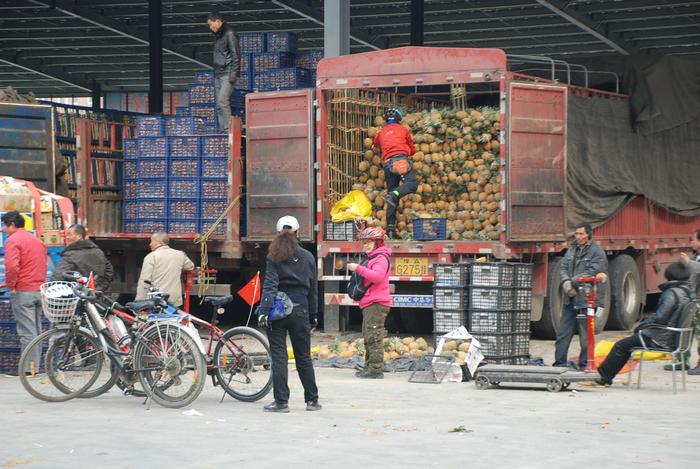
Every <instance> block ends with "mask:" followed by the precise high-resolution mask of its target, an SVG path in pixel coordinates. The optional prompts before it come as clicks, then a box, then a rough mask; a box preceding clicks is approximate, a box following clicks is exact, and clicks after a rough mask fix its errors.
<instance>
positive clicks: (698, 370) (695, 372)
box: [688, 365, 700, 376]
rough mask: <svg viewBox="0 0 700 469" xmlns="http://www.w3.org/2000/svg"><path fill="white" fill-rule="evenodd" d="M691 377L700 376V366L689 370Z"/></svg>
mask: <svg viewBox="0 0 700 469" xmlns="http://www.w3.org/2000/svg"><path fill="white" fill-rule="evenodd" d="M688 374H689V375H690V376H700V365H698V366H696V367H695V368H691V369H689V370H688Z"/></svg>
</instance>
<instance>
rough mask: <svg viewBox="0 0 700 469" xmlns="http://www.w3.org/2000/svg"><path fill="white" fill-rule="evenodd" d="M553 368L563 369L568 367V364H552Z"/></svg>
mask: <svg viewBox="0 0 700 469" xmlns="http://www.w3.org/2000/svg"><path fill="white" fill-rule="evenodd" d="M552 366H556V367H561V368H566V367H567V366H568V365H567V364H566V363H557V362H554V363H552Z"/></svg>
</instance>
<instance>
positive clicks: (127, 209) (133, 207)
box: [124, 199, 139, 220]
mask: <svg viewBox="0 0 700 469" xmlns="http://www.w3.org/2000/svg"><path fill="white" fill-rule="evenodd" d="M138 217H139V201H138V199H135V200H134V199H130V200H125V201H124V218H125V219H129V220H135V219H137V218H138Z"/></svg>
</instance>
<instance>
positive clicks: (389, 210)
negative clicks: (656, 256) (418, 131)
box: [374, 108, 418, 238]
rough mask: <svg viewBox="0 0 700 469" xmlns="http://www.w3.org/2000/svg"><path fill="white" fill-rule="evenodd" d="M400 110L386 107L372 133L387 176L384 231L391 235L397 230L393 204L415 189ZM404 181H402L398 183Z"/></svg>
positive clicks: (407, 132) (409, 140) (410, 141)
mask: <svg viewBox="0 0 700 469" xmlns="http://www.w3.org/2000/svg"><path fill="white" fill-rule="evenodd" d="M402 117H403V116H402V115H401V111H399V110H398V109H393V108H392V109H389V110H387V111H386V125H385V126H384V127H382V130H380V131H379V132H378V133H377V135H375V137H374V146H375V147H377V148H381V150H382V160H384V176H385V178H386V187H387V194H386V195H385V196H384V201H385V202H386V206H387V207H386V234H387V236H388V237H389V238H394V236H395V234H396V226H395V224H396V208H397V207H398V205H399V200H400V199H401V197H403V196H405V195H407V194H412V193H413V192H415V191H416V189H418V179H417V178H416V172H415V171H414V170H413V169H412V167H411V160H410V159H409V157H410V156H411V155H413V154H414V153H415V152H416V146H415V145H414V144H413V136H412V135H411V131H410V130H408V129H407V128H406V127H404V126H403V125H401V118H402ZM401 182H403V184H401Z"/></svg>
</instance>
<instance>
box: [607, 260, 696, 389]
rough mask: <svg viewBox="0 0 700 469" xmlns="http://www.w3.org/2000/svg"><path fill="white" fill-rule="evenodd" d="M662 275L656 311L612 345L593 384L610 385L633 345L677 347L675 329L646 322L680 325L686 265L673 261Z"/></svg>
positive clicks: (688, 293) (688, 294)
mask: <svg viewBox="0 0 700 469" xmlns="http://www.w3.org/2000/svg"><path fill="white" fill-rule="evenodd" d="M664 277H666V280H667V282H665V283H662V284H661V285H659V288H660V289H661V292H662V293H661V297H660V298H659V304H658V307H657V308H656V313H654V315H653V316H652V317H650V318H648V319H645V320H644V321H642V322H641V323H640V324H639V326H637V328H636V329H635V330H634V334H633V335H631V336H629V337H626V338H624V339H621V340H619V341H618V342H617V343H616V344H615V345H614V346H613V348H612V350H611V351H610V354H609V355H608V357H607V358H606V359H605V361H604V362H603V364H602V365H600V368H598V373H599V374H600V379H597V380H596V383H597V384H599V385H602V386H610V385H611V384H612V380H613V378H614V377H615V375H617V373H618V372H619V371H620V370H621V369H622V367H623V366H625V363H627V360H628V359H629V357H630V352H631V351H632V349H633V348H637V347H642V346H645V345H646V347H648V348H661V349H665V350H674V349H675V348H676V347H677V345H678V333H677V332H674V331H669V330H666V329H662V328H655V327H654V328H650V327H649V326H651V325H655V326H667V327H681V325H682V324H683V320H684V318H683V317H682V316H683V314H682V312H683V311H684V309H685V305H686V304H687V303H688V302H690V299H691V297H692V294H691V287H690V283H689V282H688V279H689V278H690V269H689V268H688V266H687V265H685V264H684V263H682V262H674V263H673V264H671V265H669V266H668V267H667V268H666V271H665V272H664Z"/></svg>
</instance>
